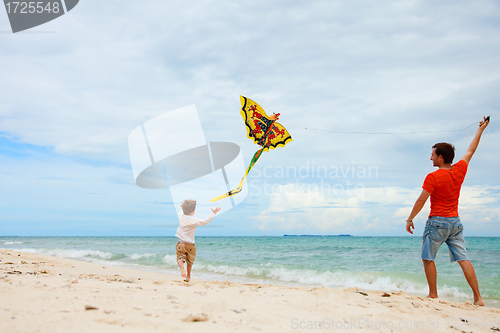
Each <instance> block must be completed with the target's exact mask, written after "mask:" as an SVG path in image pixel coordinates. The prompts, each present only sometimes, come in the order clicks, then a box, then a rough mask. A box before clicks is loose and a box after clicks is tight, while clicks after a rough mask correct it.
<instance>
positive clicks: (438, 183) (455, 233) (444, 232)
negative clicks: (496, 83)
mask: <svg viewBox="0 0 500 333" xmlns="http://www.w3.org/2000/svg"><path fill="white" fill-rule="evenodd" d="M488 124H489V117H488V118H484V121H482V122H480V123H479V128H478V130H477V133H476V135H475V136H474V139H472V142H471V144H470V146H469V148H468V149H467V152H466V153H465V155H464V156H463V157H462V159H461V160H460V161H459V162H457V163H456V164H453V165H452V164H451V163H452V162H453V158H454V157H455V147H453V146H452V145H450V144H449V143H444V142H443V143H437V144H435V145H434V146H433V147H432V155H431V161H432V162H433V165H434V166H435V167H438V168H439V169H438V170H436V171H434V172H432V173H430V174H428V175H427V177H426V178H425V181H424V185H423V186H422V188H423V190H422V193H421V194H420V197H419V198H418V199H417V201H416V202H415V205H414V206H413V209H412V211H411V213H410V216H409V217H408V219H407V220H406V231H408V232H409V233H410V234H413V231H412V230H411V229H412V228H413V229H415V226H414V225H413V219H414V218H415V216H417V214H418V213H419V212H420V211H421V210H422V207H423V206H424V204H425V202H426V201H427V198H429V196H430V197H431V212H430V214H429V219H428V220H427V223H426V225H425V230H424V236H423V242H422V261H423V263H424V270H425V276H426V278H427V283H428V284H429V295H428V296H427V297H429V298H437V297H438V293H437V271H436V265H435V263H434V259H435V258H436V254H437V251H438V249H439V247H440V246H441V244H443V243H445V242H446V245H448V248H449V250H450V260H451V261H452V262H453V261H458V263H459V264H460V267H461V268H462V270H463V272H464V275H465V278H466V280H467V282H468V283H469V286H470V287H471V289H472V292H473V293H474V304H475V305H479V306H484V302H483V300H482V298H481V294H480V293H479V286H478V283H477V278H476V273H475V271H474V267H472V264H471V263H470V261H469V258H468V257H467V250H466V249H465V240H464V235H463V226H462V223H461V222H460V219H459V217H458V198H459V196H460V188H461V187H462V183H463V181H464V178H465V174H466V173H467V167H468V165H469V161H470V159H471V158H472V155H474V152H475V151H476V149H477V146H478V144H479V140H480V139H481V135H482V134H483V131H484V129H485V128H486V127H487V126H488Z"/></svg>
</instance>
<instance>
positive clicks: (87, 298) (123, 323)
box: [0, 250, 500, 333]
mask: <svg viewBox="0 0 500 333" xmlns="http://www.w3.org/2000/svg"><path fill="white" fill-rule="evenodd" d="M193 272H194V273H195V272H196V266H194V269H193ZM499 321H500V310H498V309H495V308H487V307H486V308H481V307H477V306H474V305H472V304H471V303H470V302H466V303H453V302H449V301H445V300H439V299H437V300H430V299H427V298H422V297H415V296H412V295H409V294H406V293H403V292H396V293H391V294H386V293H384V292H382V291H381V292H376V291H368V292H362V291H359V290H357V289H355V288H350V289H343V290H339V289H328V288H311V287H286V286H280V285H266V284H240V283H231V282H227V281H226V282H217V281H215V282H214V281H202V280H196V279H192V280H191V282H189V283H186V282H183V281H182V278H181V276H180V274H179V276H172V275H166V274H161V273H152V272H144V271H137V270H131V269H125V268H120V267H114V266H102V265H99V264H95V263H88V262H82V261H75V260H69V259H62V258H55V257H50V256H43V255H36V254H31V253H19V252H15V251H11V250H0V332H8V333H13V332H65V333H67V332H134V333H137V332H317V331H337V332H351V331H374V332H446V331H448V332H489V333H493V332H496V331H500V329H498V325H499Z"/></svg>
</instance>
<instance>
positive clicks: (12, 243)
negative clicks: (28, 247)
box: [3, 241, 23, 245]
mask: <svg viewBox="0 0 500 333" xmlns="http://www.w3.org/2000/svg"><path fill="white" fill-rule="evenodd" d="M22 243H23V242H11V241H6V242H5V243H3V245H14V244H22Z"/></svg>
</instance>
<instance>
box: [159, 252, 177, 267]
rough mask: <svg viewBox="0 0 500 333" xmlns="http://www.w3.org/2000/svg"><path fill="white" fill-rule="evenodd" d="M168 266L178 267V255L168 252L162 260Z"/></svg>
mask: <svg viewBox="0 0 500 333" xmlns="http://www.w3.org/2000/svg"><path fill="white" fill-rule="evenodd" d="M161 261H162V262H163V263H165V264H166V265H167V266H171V267H176V266H177V256H176V255H173V254H167V255H165V257H163V259H162V260H161Z"/></svg>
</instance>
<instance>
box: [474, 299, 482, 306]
mask: <svg viewBox="0 0 500 333" xmlns="http://www.w3.org/2000/svg"><path fill="white" fill-rule="evenodd" d="M474 305H478V306H484V302H483V299H482V298H479V299H474Z"/></svg>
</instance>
